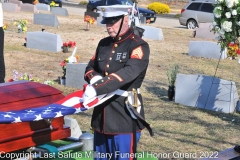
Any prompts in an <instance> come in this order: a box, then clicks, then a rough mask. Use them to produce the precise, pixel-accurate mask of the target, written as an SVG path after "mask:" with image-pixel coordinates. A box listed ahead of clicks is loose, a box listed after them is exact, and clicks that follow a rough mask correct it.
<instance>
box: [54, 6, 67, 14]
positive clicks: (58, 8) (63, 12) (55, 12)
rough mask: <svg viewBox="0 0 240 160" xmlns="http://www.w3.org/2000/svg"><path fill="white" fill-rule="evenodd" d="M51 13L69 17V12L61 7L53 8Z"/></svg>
mask: <svg viewBox="0 0 240 160" xmlns="http://www.w3.org/2000/svg"><path fill="white" fill-rule="evenodd" d="M51 13H52V14H56V15H60V16H68V11H67V9H66V8H61V7H52V8H51Z"/></svg>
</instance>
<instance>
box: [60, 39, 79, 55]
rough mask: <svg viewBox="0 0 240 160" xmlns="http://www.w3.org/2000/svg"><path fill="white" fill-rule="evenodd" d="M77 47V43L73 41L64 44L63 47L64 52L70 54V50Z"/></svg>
mask: <svg viewBox="0 0 240 160" xmlns="http://www.w3.org/2000/svg"><path fill="white" fill-rule="evenodd" d="M75 46H76V42H73V41H68V42H63V46H62V49H63V52H64V53H66V52H68V49H69V48H73V47H75Z"/></svg>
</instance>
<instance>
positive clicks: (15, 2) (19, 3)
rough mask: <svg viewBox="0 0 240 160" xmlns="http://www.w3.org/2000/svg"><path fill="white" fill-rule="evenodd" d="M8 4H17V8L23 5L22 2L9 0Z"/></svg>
mask: <svg viewBox="0 0 240 160" xmlns="http://www.w3.org/2000/svg"><path fill="white" fill-rule="evenodd" d="M8 3H14V4H17V5H18V6H19V7H21V5H22V4H23V3H22V1H19V0H9V1H8Z"/></svg>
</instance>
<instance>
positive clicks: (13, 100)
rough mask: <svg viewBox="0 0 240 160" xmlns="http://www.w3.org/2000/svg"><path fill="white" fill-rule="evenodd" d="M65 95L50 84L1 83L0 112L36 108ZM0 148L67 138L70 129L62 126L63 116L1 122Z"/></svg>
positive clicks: (15, 148) (7, 148) (8, 149)
mask: <svg viewBox="0 0 240 160" xmlns="http://www.w3.org/2000/svg"><path fill="white" fill-rule="evenodd" d="M62 98H64V95H63V94H62V92H61V91H60V90H58V89H56V88H54V87H51V86H49V85H45V84H41V83H37V82H30V81H14V82H7V83H2V84H0V111H5V112H8V111H13V110H23V109H31V108H37V107H41V106H45V105H48V104H52V103H54V102H56V101H59V100H61V99H62ZM0 128H1V129H0V135H1V136H0V150H1V151H2V152H1V153H3V152H12V151H16V150H20V149H25V148H29V147H32V146H36V145H39V144H43V143H46V142H50V141H53V140H58V139H64V138H67V137H70V134H71V133H70V132H71V130H70V128H69V127H65V126H64V117H63V116H62V117H57V118H53V119H48V120H39V121H31V122H20V123H8V124H3V123H2V122H0Z"/></svg>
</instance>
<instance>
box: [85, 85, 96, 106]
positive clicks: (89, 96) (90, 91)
mask: <svg viewBox="0 0 240 160" xmlns="http://www.w3.org/2000/svg"><path fill="white" fill-rule="evenodd" d="M96 95H97V92H96V90H95V88H94V87H93V86H92V85H91V84H89V85H87V87H86V89H85V92H84V94H83V96H82V100H81V101H82V102H83V105H86V104H88V103H89V102H91V100H93V99H94V98H95V97H96Z"/></svg>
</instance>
